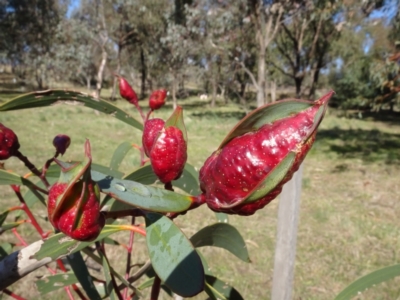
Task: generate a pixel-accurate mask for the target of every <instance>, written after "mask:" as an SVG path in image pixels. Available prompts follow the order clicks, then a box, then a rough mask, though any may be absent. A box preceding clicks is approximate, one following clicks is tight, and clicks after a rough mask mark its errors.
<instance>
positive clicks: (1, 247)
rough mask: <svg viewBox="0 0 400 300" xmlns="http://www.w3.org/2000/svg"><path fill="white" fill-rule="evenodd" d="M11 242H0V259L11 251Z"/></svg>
mask: <svg viewBox="0 0 400 300" xmlns="http://www.w3.org/2000/svg"><path fill="white" fill-rule="evenodd" d="M12 248H13V244H10V243H1V244H0V260H2V259H3V258H4V257H6V256H7V255H9V254H10V253H11V252H12Z"/></svg>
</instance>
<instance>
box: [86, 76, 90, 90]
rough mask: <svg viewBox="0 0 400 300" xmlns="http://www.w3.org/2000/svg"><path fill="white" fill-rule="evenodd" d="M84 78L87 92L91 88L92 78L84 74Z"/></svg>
mask: <svg viewBox="0 0 400 300" xmlns="http://www.w3.org/2000/svg"><path fill="white" fill-rule="evenodd" d="M85 78H86V88H87V89H88V92H90V88H91V85H90V82H91V79H92V78H91V77H90V76H85Z"/></svg>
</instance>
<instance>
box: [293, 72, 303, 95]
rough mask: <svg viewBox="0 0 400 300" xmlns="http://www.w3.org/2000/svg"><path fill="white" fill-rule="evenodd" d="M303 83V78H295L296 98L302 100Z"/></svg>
mask: <svg viewBox="0 0 400 300" xmlns="http://www.w3.org/2000/svg"><path fill="white" fill-rule="evenodd" d="M302 82H303V77H295V78H294V83H295V85H296V98H299V99H300V98H301V84H302Z"/></svg>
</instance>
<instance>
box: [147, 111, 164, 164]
mask: <svg viewBox="0 0 400 300" xmlns="http://www.w3.org/2000/svg"><path fill="white" fill-rule="evenodd" d="M164 124H165V122H164V121H163V120H161V119H157V118H155V119H150V120H147V121H146V123H145V124H144V129H143V135H142V145H143V149H144V153H145V154H146V155H147V157H150V151H151V148H153V144H154V141H155V139H156V138H157V137H158V134H159V133H160V131H161V130H162V129H163V128H164Z"/></svg>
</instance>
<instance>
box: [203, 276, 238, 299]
mask: <svg viewBox="0 0 400 300" xmlns="http://www.w3.org/2000/svg"><path fill="white" fill-rule="evenodd" d="M204 291H205V292H206V293H207V295H208V296H210V298H211V299H213V300H217V299H221V300H224V299H226V300H243V299H244V298H243V297H242V295H240V293H239V292H238V291H237V290H236V289H235V288H233V287H231V286H230V285H228V284H227V283H225V282H223V281H221V280H219V279H218V278H216V277H214V276H210V275H206V285H205V287H204Z"/></svg>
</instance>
